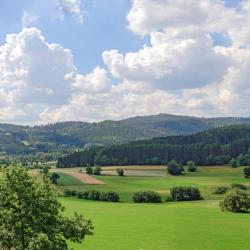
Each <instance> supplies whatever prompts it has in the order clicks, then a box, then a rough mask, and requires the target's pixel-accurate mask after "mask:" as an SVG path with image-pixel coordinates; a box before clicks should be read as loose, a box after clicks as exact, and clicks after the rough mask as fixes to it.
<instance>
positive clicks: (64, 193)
mask: <svg viewBox="0 0 250 250" xmlns="http://www.w3.org/2000/svg"><path fill="white" fill-rule="evenodd" d="M63 195H64V196H67V197H70V196H72V191H71V190H69V189H64V190H63Z"/></svg>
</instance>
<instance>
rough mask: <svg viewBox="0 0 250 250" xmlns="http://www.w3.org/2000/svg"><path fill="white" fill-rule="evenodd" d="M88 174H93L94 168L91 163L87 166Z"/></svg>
mask: <svg viewBox="0 0 250 250" xmlns="http://www.w3.org/2000/svg"><path fill="white" fill-rule="evenodd" d="M86 174H93V168H92V167H91V166H90V165H87V167H86Z"/></svg>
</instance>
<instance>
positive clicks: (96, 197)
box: [83, 190, 101, 201]
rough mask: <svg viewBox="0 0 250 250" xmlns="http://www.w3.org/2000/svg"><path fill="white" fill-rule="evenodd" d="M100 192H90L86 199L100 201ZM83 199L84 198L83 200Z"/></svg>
mask: <svg viewBox="0 0 250 250" xmlns="http://www.w3.org/2000/svg"><path fill="white" fill-rule="evenodd" d="M100 194H101V193H100V192H99V191H96V190H91V191H89V193H88V199H89V200H94V201H99V200H100ZM83 199H84V198H83Z"/></svg>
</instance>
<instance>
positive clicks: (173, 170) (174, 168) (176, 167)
mask: <svg viewBox="0 0 250 250" xmlns="http://www.w3.org/2000/svg"><path fill="white" fill-rule="evenodd" d="M167 171H168V173H169V174H171V175H181V174H182V171H183V166H182V165H181V164H179V163H177V162H176V161H175V160H173V161H171V162H169V163H168V166H167Z"/></svg>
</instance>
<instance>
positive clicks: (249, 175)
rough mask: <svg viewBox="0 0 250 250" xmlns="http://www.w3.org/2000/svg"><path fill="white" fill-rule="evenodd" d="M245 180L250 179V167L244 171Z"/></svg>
mask: <svg viewBox="0 0 250 250" xmlns="http://www.w3.org/2000/svg"><path fill="white" fill-rule="evenodd" d="M243 172H244V176H245V178H250V167H248V168H244V169H243Z"/></svg>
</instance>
